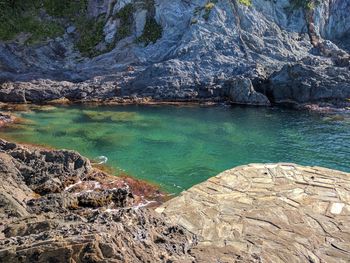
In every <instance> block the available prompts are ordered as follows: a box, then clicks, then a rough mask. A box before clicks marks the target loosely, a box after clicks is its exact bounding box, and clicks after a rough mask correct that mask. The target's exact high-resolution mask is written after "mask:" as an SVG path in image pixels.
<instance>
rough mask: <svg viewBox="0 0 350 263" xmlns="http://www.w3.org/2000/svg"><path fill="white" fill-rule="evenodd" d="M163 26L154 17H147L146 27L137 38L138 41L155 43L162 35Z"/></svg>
mask: <svg viewBox="0 0 350 263" xmlns="http://www.w3.org/2000/svg"><path fill="white" fill-rule="evenodd" d="M162 33H163V28H162V26H161V25H159V24H158V23H157V21H156V20H155V19H154V18H153V17H150V18H147V21H146V24H145V28H144V29H143V33H142V35H141V36H140V37H139V38H138V39H137V41H138V42H143V43H145V44H146V45H148V44H149V43H155V42H156V41H157V40H158V39H159V38H161V37H162Z"/></svg>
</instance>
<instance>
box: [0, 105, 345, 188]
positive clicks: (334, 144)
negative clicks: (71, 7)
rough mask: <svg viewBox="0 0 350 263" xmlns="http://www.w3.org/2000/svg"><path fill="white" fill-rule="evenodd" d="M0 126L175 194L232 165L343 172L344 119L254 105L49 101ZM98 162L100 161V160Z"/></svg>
mask: <svg viewBox="0 0 350 263" xmlns="http://www.w3.org/2000/svg"><path fill="white" fill-rule="evenodd" d="M18 115H19V116H20V117H23V118H24V119H26V122H25V123H22V124H16V125H13V126H11V127H10V128H6V129H4V128H3V129H2V130H1V134H0V136H2V137H5V138H8V139H12V140H15V141H17V142H25V143H35V144H44V145H49V146H53V147H57V148H66V149H74V150H77V151H79V152H80V153H81V154H83V155H85V156H87V157H89V158H91V159H94V158H97V157H98V156H105V157H107V158H108V162H107V164H108V165H109V166H111V167H113V168H114V170H115V173H116V174H119V173H127V174H129V175H132V176H134V177H137V178H140V179H144V180H147V181H150V182H153V183H156V184H158V185H160V186H161V188H162V189H164V190H165V191H167V192H169V193H179V192H181V191H182V190H183V189H187V188H189V187H191V186H192V185H194V184H197V183H199V182H202V181H204V180H206V179H208V178H209V177H211V176H214V175H216V174H218V173H219V172H222V171H224V170H226V169H229V168H232V167H234V166H237V165H242V164H248V163H253V162H263V163H266V162H295V163H298V164H302V165H319V166H324V167H328V168H334V169H339V170H343V171H346V172H350V119H348V118H346V117H342V116H334V117H329V116H328V117H325V116H322V115H319V114H313V113H309V112H302V111H293V110H288V109H277V108H255V107H233V108H231V107H199V106H186V107H183V106H182V107H175V106H137V105H128V106H81V105H74V106H71V105H70V106H55V107H53V106H52V107H51V106H50V107H42V108H36V109H32V110H30V111H24V112H18ZM102 160H103V158H102Z"/></svg>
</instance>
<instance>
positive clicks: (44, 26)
mask: <svg viewBox="0 0 350 263" xmlns="http://www.w3.org/2000/svg"><path fill="white" fill-rule="evenodd" d="M37 6H39V3H38V1H24V0H0V39H1V40H5V41H6V40H11V39H13V38H14V37H15V36H16V35H17V34H19V33H21V32H26V33H29V34H30V37H29V38H28V39H27V43H28V44H33V43H37V42H40V41H43V40H45V39H47V38H53V37H56V36H59V35H62V34H63V32H64V29H63V27H62V26H61V25H59V24H57V23H54V22H52V21H42V20H40V19H39V18H38V15H37V10H36V7H37Z"/></svg>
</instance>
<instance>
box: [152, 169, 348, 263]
mask: <svg viewBox="0 0 350 263" xmlns="http://www.w3.org/2000/svg"><path fill="white" fill-rule="evenodd" d="M157 211H158V212H160V213H163V214H164V215H166V216H167V218H169V220H170V221H171V222H172V223H176V224H179V225H182V226H183V227H184V228H186V229H187V230H189V231H191V232H193V233H195V234H197V235H198V239H199V246H198V247H197V248H196V249H195V253H198V254H199V256H198V259H199V261H201V262H275V263H277V262H288V263H292V262H293V263H294V262H300V263H301V262H314V263H316V262H317V263H321V262H334V263H336V262H337V263H339V262H344V263H345V262H350V174H347V173H343V172H339V171H335V170H329V169H325V168H320V167H303V166H298V165H295V164H283V163H281V164H251V165H246V166H240V167H237V168H234V169H232V170H228V171H225V172H223V173H221V174H219V175H218V176H216V177H213V178H211V179H209V180H208V181H206V182H204V183H201V184H199V185H196V186H194V187H192V188H191V189H189V190H188V191H185V192H183V193H182V194H181V195H180V196H179V197H176V198H174V199H172V200H170V201H168V202H167V203H165V204H164V205H163V206H161V207H159V208H158V209H157ZM207 260H209V261H207Z"/></svg>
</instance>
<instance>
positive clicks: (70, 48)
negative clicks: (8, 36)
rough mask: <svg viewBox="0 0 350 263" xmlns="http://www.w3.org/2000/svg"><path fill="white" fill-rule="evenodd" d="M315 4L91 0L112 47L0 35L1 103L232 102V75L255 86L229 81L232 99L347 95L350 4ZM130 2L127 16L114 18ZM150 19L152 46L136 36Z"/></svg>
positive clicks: (338, 0) (329, 0)
mask: <svg viewBox="0 0 350 263" xmlns="http://www.w3.org/2000/svg"><path fill="white" fill-rule="evenodd" d="M247 2H249V1H247ZM309 2H310V3H311V4H310V6H311V7H312V8H311V9H308V8H305V7H304V5H303V4H299V5H298V3H300V1H294V0H281V1H270V0H252V1H251V3H252V4H251V6H246V5H244V4H242V3H241V1H238V0H218V1H212V2H208V1H207V0H193V1H188V0H155V1H145V0H128V1H121V0H119V1H115V0H110V1H108V0H104V1H96V0H89V5H88V14H89V16H91V17H97V16H102V17H105V27H104V29H105V30H104V39H105V40H101V41H102V42H101V43H100V44H99V45H98V46H99V47H102V46H106V45H112V50H111V51H109V52H108V53H105V54H102V55H99V56H97V57H94V58H84V59H82V58H81V56H80V55H79V53H78V52H77V51H76V50H75V48H74V45H73V44H72V40H71V37H70V36H69V34H65V35H64V36H62V37H60V38H57V39H55V40H52V41H49V42H48V43H46V44H42V45H36V46H29V47H28V46H23V45H19V44H14V43H0V69H1V72H0V80H1V83H2V84H1V88H0V101H5V102H22V103H23V102H41V101H47V100H52V99H57V98H68V99H69V100H82V101H86V100H106V99H115V100H118V99H123V98H130V97H133V98H135V97H141V98H144V97H151V98H152V99H154V100H226V99H227V92H226V87H227V82H230V81H232V80H234V79H241V78H245V79H249V80H250V81H251V82H252V83H253V90H255V92H250V93H249V92H248V94H253V95H249V96H247V89H246V88H244V89H242V86H241V85H238V86H235V85H233V86H232V85H231V88H230V94H234V97H235V98H239V99H238V101H235V100H232V102H237V103H247V104H262V105H268V104H269V103H267V99H268V100H269V102H272V103H273V102H279V103H281V102H283V101H293V102H297V103H304V102H330V103H337V102H338V101H344V100H345V99H346V98H348V97H349V96H350V91H349V79H350V71H349V50H350V49H349V47H350V45H349V43H350V35H349V34H350V33H349V32H350V18H349V15H348V13H349V10H350V3H349V1H348V0H322V1H313V0H309ZM208 3H209V4H208ZM130 5H132V6H133V11H132V14H129V16H128V18H132V21H131V24H129V21H128V23H124V22H123V21H122V20H121V19H120V18H116V17H118V15H117V14H118V12H121V11H123V10H124V9H123V8H125V7H126V6H130ZM152 19H154V20H152ZM147 21H148V22H149V21H156V23H157V24H158V25H160V26H161V28H162V33H161V36H160V38H158V39H156V40H155V41H154V43H153V42H150V43H148V44H147V45H146V44H145V43H140V41H137V40H138V37H140V36H141V35H142V34H143V33H144V32H146V33H147V32H148V31H147V30H148V29H149V28H148V26H149V24H147ZM125 25H127V26H128V28H127V29H128V30H129V31H130V33H129V34H128V35H127V36H124V35H123V34H122V33H121V32H123V30H124V31H125ZM123 26H124V27H123ZM151 29H152V28H151ZM118 32H119V33H118ZM127 32H128V31H127ZM149 32H154V30H153V29H152V30H150V31H149ZM294 73H296V74H297V76H296V77H295V76H294ZM295 78H296V79H295ZM249 90H250V91H251V90H252V88H251V87H250V88H249ZM299 91H301V94H299ZM260 93H263V94H260Z"/></svg>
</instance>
